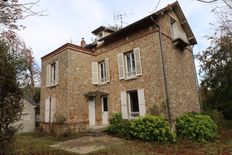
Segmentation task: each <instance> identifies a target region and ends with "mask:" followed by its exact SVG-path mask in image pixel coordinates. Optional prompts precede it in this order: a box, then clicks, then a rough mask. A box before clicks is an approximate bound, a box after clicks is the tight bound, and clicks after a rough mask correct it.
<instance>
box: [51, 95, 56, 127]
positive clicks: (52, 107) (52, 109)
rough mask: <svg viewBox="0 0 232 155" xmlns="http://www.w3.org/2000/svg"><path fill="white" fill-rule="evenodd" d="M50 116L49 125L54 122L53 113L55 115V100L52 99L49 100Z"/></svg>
mask: <svg viewBox="0 0 232 155" xmlns="http://www.w3.org/2000/svg"><path fill="white" fill-rule="evenodd" d="M50 112H51V114H50V119H51V121H50V122H51V123H53V122H54V121H55V113H56V100H55V98H54V97H52V98H51V110H50Z"/></svg>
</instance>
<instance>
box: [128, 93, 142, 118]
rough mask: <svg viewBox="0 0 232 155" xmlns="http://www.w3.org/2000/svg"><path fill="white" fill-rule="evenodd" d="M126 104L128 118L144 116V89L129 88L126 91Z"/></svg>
mask: <svg viewBox="0 0 232 155" xmlns="http://www.w3.org/2000/svg"><path fill="white" fill-rule="evenodd" d="M126 96H127V100H126V101H127V102H128V103H127V106H128V113H127V114H128V118H129V119H133V118H135V117H138V116H144V115H145V114H146V106H145V98H144V89H138V90H131V91H128V92H126Z"/></svg>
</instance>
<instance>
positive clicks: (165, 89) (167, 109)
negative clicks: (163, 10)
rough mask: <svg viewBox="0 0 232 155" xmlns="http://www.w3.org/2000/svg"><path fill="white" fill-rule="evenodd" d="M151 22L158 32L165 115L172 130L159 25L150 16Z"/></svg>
mask: <svg viewBox="0 0 232 155" xmlns="http://www.w3.org/2000/svg"><path fill="white" fill-rule="evenodd" d="M151 20H152V21H153V22H154V23H155V25H156V26H157V27H158V31H159V43H160V57H161V58H160V60H161V64H162V72H163V77H164V93H165V100H166V113H167V115H168V122H169V125H170V127H171V128H172V117H171V111H170V101H169V94H168V84H167V75H166V70H165V66H164V55H163V42H162V34H161V30H160V25H159V23H158V22H157V21H156V20H154V18H153V17H152V16H151Z"/></svg>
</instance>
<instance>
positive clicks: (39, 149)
mask: <svg viewBox="0 0 232 155" xmlns="http://www.w3.org/2000/svg"><path fill="white" fill-rule="evenodd" d="M58 142H60V140H55V139H53V138H51V137H48V136H44V135H38V134H20V135H17V138H16V142H15V144H14V147H15V150H16V151H17V152H16V153H15V155H16V154H17V155H18V154H20V155H24V154H28V155H31V154H32V155H33V154H34V155H37V154H41V155H46V154H49V155H75V153H70V152H66V151H61V150H57V149H55V148H53V147H50V145H52V144H56V143H58ZM77 147H78V146H77ZM231 153H232V129H221V130H220V138H218V139H217V140H216V141H215V142H212V143H208V144H198V143H192V142H190V141H185V140H182V141H178V142H177V143H176V144H162V145H161V144H157V143H153V142H142V141H128V140H125V139H122V143H121V144H116V145H112V146H110V147H108V148H105V149H102V150H99V151H96V152H93V153H91V154H92V155H102V154H103V155H104V154H120V155H121V154H135V155H136V154H139V155H140V154H141V155H146V154H161V155H164V154H185V155H192V154H197V155H198V154H202V155H203V154H225V155H227V154H228V155H229V154H231Z"/></svg>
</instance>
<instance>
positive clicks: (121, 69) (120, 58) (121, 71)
mask: <svg viewBox="0 0 232 155" xmlns="http://www.w3.org/2000/svg"><path fill="white" fill-rule="evenodd" d="M117 58H118V75H119V79H120V80H122V79H125V68H124V55H123V53H120V54H118V55H117Z"/></svg>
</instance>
